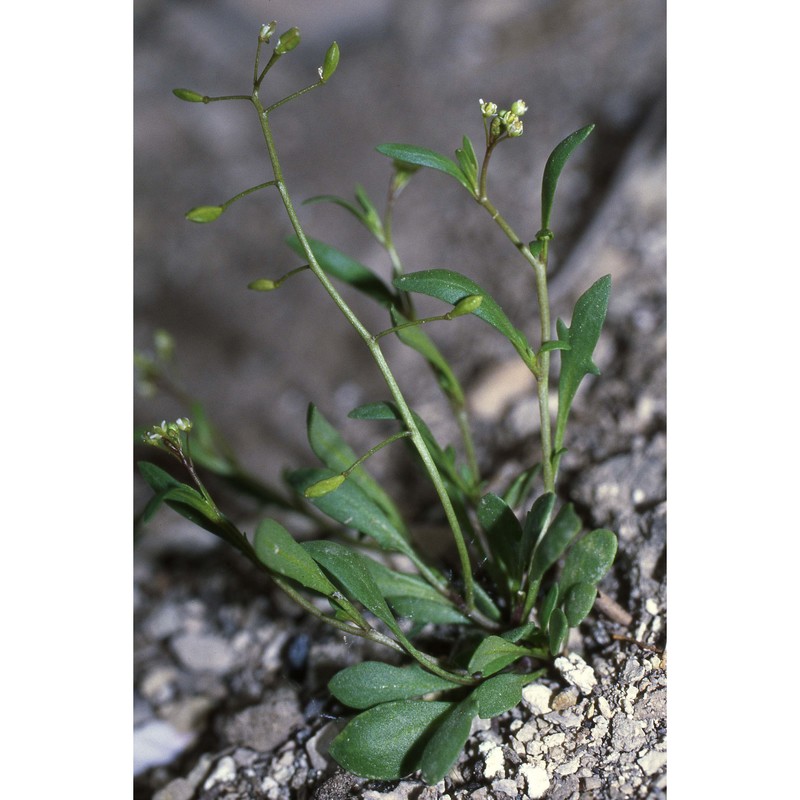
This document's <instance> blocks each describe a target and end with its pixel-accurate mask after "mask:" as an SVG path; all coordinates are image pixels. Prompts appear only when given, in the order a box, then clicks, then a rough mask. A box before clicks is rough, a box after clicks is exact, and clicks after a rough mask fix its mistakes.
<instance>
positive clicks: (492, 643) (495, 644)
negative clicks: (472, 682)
mask: <svg viewBox="0 0 800 800" xmlns="http://www.w3.org/2000/svg"><path fill="white" fill-rule="evenodd" d="M529 654H530V650H528V648H526V647H520V646H519V645H516V644H513V643H512V642H509V641H508V640H507V639H503V638H502V637H500V636H487V637H486V638H485V639H484V640H483V641H482V642H481V643H480V644H479V645H478V647H477V649H476V650H475V652H474V653H473V654H472V658H471V659H470V661H469V667H468V668H467V669H468V670H469V672H470V673H471V674H473V675H474V674H476V673H480V674H481V675H483V676H484V677H488V676H489V675H494V673H495V672H500V670H501V669H505V668H506V667H507V666H508V665H509V664H513V663H514V662H515V661H516V660H517V659H518V658H522V656H526V655H529Z"/></svg>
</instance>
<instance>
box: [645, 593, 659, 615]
mask: <svg viewBox="0 0 800 800" xmlns="http://www.w3.org/2000/svg"><path fill="white" fill-rule="evenodd" d="M644 608H645V611H647V613H648V614H652V615H653V616H655V615H656V614H658V603H656V601H655V600H653V598H652V597H648V598H647V602H646V603H645V604H644Z"/></svg>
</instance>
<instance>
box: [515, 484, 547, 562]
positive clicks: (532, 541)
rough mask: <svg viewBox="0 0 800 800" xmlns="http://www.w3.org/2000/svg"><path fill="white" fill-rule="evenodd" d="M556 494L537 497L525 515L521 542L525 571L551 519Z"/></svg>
mask: <svg viewBox="0 0 800 800" xmlns="http://www.w3.org/2000/svg"><path fill="white" fill-rule="evenodd" d="M555 502H556V496H555V495H554V494H553V493H552V492H546V493H545V494H543V495H541V497H538V498H536V500H535V501H534V503H533V505H532V506H531V509H530V511H528V513H527V514H526V515H525V524H524V525H523V527H522V541H521V543H520V549H519V558H520V564H521V569H522V570H523V571H524V570H525V569H527V567H528V565H529V564H530V563H531V556H532V555H533V551H534V549H535V548H536V545H537V543H538V542H539V539H540V538H541V536H542V532H543V531H544V529H545V526H546V525H547V523H548V522H549V521H550V515H551V514H552V513H553V506H554V505H555Z"/></svg>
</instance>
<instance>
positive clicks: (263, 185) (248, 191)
mask: <svg viewBox="0 0 800 800" xmlns="http://www.w3.org/2000/svg"><path fill="white" fill-rule="evenodd" d="M274 185H275V181H267V182H266V183H259V184H258V186H251V187H250V188H249V189H245V190H244V191H243V192H239V194H236V195H234V196H233V197H231V198H230V200H226V201H225V202H224V203H223V204H222V205H221V208H223V209H224V208H227V207H228V206H229V205H231V204H232V203H235V202H236V201H237V200H241V199H242V198H243V197H247V195H249V194H253V192H258V191H260V190H261V189H266V188H267V187H268V186H274Z"/></svg>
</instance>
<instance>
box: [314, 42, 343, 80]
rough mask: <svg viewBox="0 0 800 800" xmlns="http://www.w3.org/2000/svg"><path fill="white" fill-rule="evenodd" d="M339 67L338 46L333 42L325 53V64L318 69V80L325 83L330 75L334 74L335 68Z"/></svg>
mask: <svg viewBox="0 0 800 800" xmlns="http://www.w3.org/2000/svg"><path fill="white" fill-rule="evenodd" d="M338 66H339V45H338V44H336V42H334V43H333V44H332V45H331V46H330V47H329V48H328V52H327V53H325V63H324V64H323V65H322V66H321V67H320V71H319V79H320V80H321V81H322V82H323V83H327V82H328V80H329V79H330V77H331V75H333V73H334V72H336V67H338Z"/></svg>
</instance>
